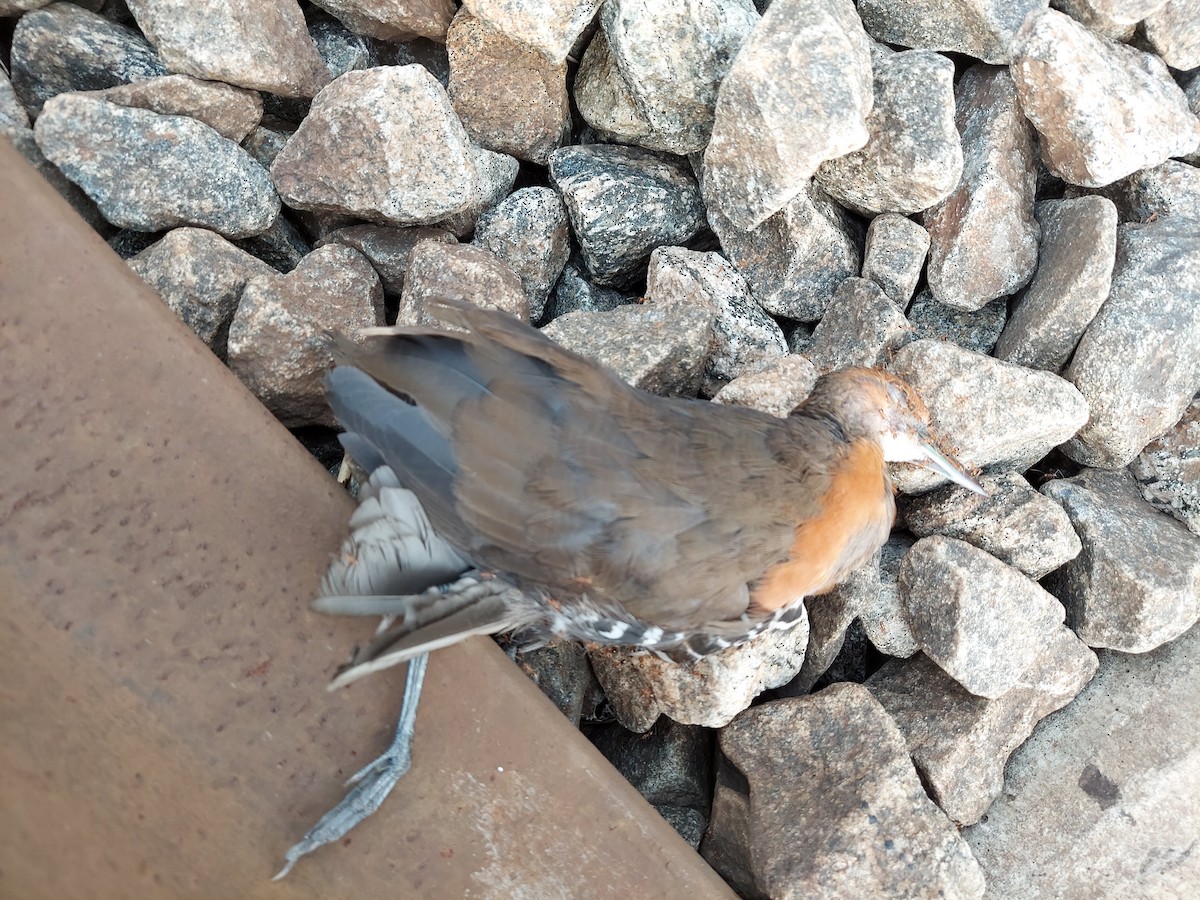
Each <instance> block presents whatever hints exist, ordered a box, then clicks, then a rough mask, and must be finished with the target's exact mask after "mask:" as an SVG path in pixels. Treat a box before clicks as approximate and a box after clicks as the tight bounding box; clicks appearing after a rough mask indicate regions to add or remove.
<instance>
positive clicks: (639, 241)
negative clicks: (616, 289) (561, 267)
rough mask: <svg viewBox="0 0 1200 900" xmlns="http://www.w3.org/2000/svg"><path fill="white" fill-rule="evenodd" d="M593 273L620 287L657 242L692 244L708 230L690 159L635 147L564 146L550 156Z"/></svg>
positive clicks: (659, 244)
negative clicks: (705, 228)
mask: <svg viewBox="0 0 1200 900" xmlns="http://www.w3.org/2000/svg"><path fill="white" fill-rule="evenodd" d="M550 178H551V180H552V181H553V182H554V184H555V186H556V187H557V188H558V190H559V191H560V192H561V193H562V196H563V200H564V201H565V202H566V204H567V213H568V215H570V217H571V225H572V227H573V229H574V232H575V238H576V240H578V241H579V248H580V251H581V252H582V254H583V258H584V260H585V261H586V263H587V267H588V270H589V271H590V272H591V273H592V274H593V275H594V276H595V278H596V281H597V282H598V283H600V284H611V285H620V284H622V283H624V282H627V281H628V280H630V279H631V277H632V276H633V274H634V273H635V272H636V271H637V269H638V268H639V267H641V266H642V265H644V264H645V261H646V259H647V258H648V257H649V256H650V251H652V250H653V249H654V248H655V247H662V246H668V247H670V246H677V245H680V244H683V243H685V242H687V241H688V240H689V239H690V238H692V237H693V236H695V235H696V233H697V232H699V231H700V229H701V228H703V227H704V204H703V202H702V201H701V199H700V190H699V188H698V186H697V184H696V179H695V178H694V176H693V175H692V173H691V170H690V169H689V168H688V166H687V165H686V163H684V162H682V161H679V160H677V159H676V158H673V157H670V156H665V155H663V154H658V153H651V152H650V151H649V150H641V149H638V148H636V147H610V146H605V145H593V146H590V147H563V148H562V149H561V150H556V151H555V152H554V153H553V154H552V155H551V157H550Z"/></svg>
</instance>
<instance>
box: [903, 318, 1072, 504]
mask: <svg viewBox="0 0 1200 900" xmlns="http://www.w3.org/2000/svg"><path fill="white" fill-rule="evenodd" d="M890 368H891V370H892V371H893V372H895V373H896V374H897V375H899V376H900V377H901V378H903V379H905V380H906V381H908V383H909V384H911V385H912V386H913V387H914V388H915V389H916V390H917V393H919V394H920V395H921V396H922V397H923V398H924V399H925V402H926V403H927V404H928V405H929V412H930V416H931V418H932V422H933V430H934V432H935V433H937V434H940V435H942V437H943V438H945V439H947V440H948V441H950V442H951V443H952V444H953V445H955V446H953V447H948V448H947V449H950V450H951V451H954V450H957V456H958V458H959V460H960V461H962V462H963V463H965V464H966V465H968V466H977V467H987V468H988V469H989V470H990V471H1018V472H1020V471H1024V470H1025V469H1027V468H1028V467H1029V466H1030V465H1031V464H1033V463H1034V462H1036V461H1037V460H1039V459H1041V458H1042V457H1043V456H1045V455H1046V454H1047V453H1049V452H1050V451H1051V450H1052V449H1053V448H1055V447H1057V446H1058V445H1059V444H1061V443H1063V441H1065V440H1067V439H1068V438H1070V437H1071V436H1072V435H1073V434H1075V432H1076V431H1078V430H1079V429H1080V428H1081V427H1082V426H1083V424H1084V423H1085V422H1086V421H1087V417H1088V407H1087V402H1086V401H1085V400H1084V399H1083V396H1082V395H1081V394H1080V393H1079V391H1078V390H1076V389H1075V388H1074V386H1072V385H1071V384H1070V383H1069V382H1067V381H1064V380H1063V379H1062V378H1059V377H1058V376H1057V375H1052V374H1050V373H1049V372H1038V371H1034V370H1032V369H1026V368H1024V367H1022V366H1014V365H1013V364H1011V363H1006V362H1001V361H1000V360H998V359H992V358H991V357H989V356H981V355H979V354H978V353H972V352H970V351H969V350H963V349H962V348H961V347H956V346H955V345H954V344H948V343H944V342H942V341H930V340H921V341H914V342H913V343H911V344H907V345H905V346H904V347H902V348H901V349H900V352H899V353H897V354H896V358H895V360H893V361H892V364H891V366H890ZM894 478H895V481H896V484H897V486H898V487H899V488H900V490H902V491H905V492H908V493H919V492H921V491H923V490H929V489H930V488H933V487H936V486H937V485H939V484H943V483H945V479H944V478H942V477H941V476H938V475H934V474H933V473H932V472H930V471H928V470H926V469H915V468H914V467H912V466H910V465H907V464H899V465H898V466H897V467H896V470H895V472H894Z"/></svg>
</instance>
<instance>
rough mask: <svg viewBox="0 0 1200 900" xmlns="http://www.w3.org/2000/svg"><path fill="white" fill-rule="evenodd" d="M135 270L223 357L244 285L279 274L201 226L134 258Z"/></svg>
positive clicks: (179, 231) (172, 233) (178, 232)
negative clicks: (252, 279) (230, 324)
mask: <svg viewBox="0 0 1200 900" xmlns="http://www.w3.org/2000/svg"><path fill="white" fill-rule="evenodd" d="M129 268H131V269H133V271H135V272H137V274H138V275H139V276H140V277H141V279H142V280H143V281H145V282H146V283H147V284H148V285H150V287H152V288H153V289H154V291H155V292H156V293H157V294H158V295H159V296H160V297H162V299H163V302H164V303H166V304H167V306H169V307H171V309H172V311H173V312H174V313H175V314H176V315H177V316H179V318H180V319H182V320H183V323H184V324H185V325H187V327H188V328H190V329H192V331H194V332H195V333H196V336H197V337H198V338H200V340H202V341H204V343H206V344H208V346H209V347H210V348H212V351H213V352H214V353H216V354H217V356H219V357H220V358H221V359H224V358H225V344H226V341H227V340H228V337H229V323H230V322H231V321H233V314H234V312H236V310H237V307H238V301H239V300H240V299H241V297H242V289H243V288H244V287H245V286H246V282H247V281H249V280H250V279H251V278H255V277H269V276H273V275H274V274H275V272H274V270H273V269H272V268H271V267H270V266H268V265H267V264H266V263H264V262H262V261H261V260H259V259H256V258H255V257H253V256H251V255H250V254H249V253H247V252H246V251H245V250H240V249H238V248H237V247H235V246H234V245H233V244H231V243H229V241H227V240H225V238H223V237H221V236H220V235H219V234H214V233H213V232H211V231H205V230H204V229H202V228H176V229H174V230H173V231H170V232H168V233H167V235H166V236H165V237H163V238H162V239H161V240H160V241H158V242H157V243H155V244H152V245H151V246H149V247H147V248H146V249H145V250H143V251H142V252H141V253H139V254H138V255H137V256H135V257H133V259H131V260H129Z"/></svg>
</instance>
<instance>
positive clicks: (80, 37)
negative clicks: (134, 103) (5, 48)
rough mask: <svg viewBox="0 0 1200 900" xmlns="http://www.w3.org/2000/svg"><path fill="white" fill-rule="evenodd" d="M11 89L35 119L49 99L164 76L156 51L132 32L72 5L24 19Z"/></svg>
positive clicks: (17, 32)
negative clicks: (66, 93)
mask: <svg viewBox="0 0 1200 900" xmlns="http://www.w3.org/2000/svg"><path fill="white" fill-rule="evenodd" d="M11 64H12V84H13V88H14V89H15V90H16V92H17V96H18V97H19V98H20V99H21V103H22V105H24V106H25V108H26V109H27V110H29V112H30V113H31V114H33V115H34V116H37V115H38V114H39V113H40V112H41V111H42V104H44V103H45V102H46V101H47V100H49V99H50V98H51V97H54V96H56V95H58V94H61V93H65V92H67V91H96V90H100V89H102V88H107V87H112V86H113V85H118V84H126V83H128V82H131V81H140V80H142V79H144V78H154V77H155V76H158V75H166V74H167V69H166V66H164V65H163V61H162V60H161V59H159V56H158V54H157V53H155V52H154V48H153V47H151V46H150V44H149V43H147V41H146V40H145V38H143V37H142V36H141V35H140V34H138V33H137V32H136V31H134V30H133V29H132V28H126V27H125V26H124V25H118V24H117V23H116V22H112V21H109V20H108V19H106V18H104V17H103V16H98V15H96V14H95V13H93V12H89V11H88V10H86V9H81V8H80V7H79V6H77V5H75V4H72V3H55V4H53V5H51V6H50V7H49V8H48V9H39V10H37V11H36V12H30V13H26V14H25V15H23V16H21V18H20V19H19V20H18V21H17V25H16V28H14V29H13V33H12V56H11Z"/></svg>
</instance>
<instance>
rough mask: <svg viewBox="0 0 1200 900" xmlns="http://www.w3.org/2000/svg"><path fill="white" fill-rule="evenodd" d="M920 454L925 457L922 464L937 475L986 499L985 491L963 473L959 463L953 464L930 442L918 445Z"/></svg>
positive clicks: (953, 462)
mask: <svg viewBox="0 0 1200 900" xmlns="http://www.w3.org/2000/svg"><path fill="white" fill-rule="evenodd" d="M920 447H921V453H922V455H923V456H924V457H925V459H924V460H923V462H924V463H925V465H927V466H928V467H929V468H931V469H933V471H935V472H937V473H938V474H939V475H944V476H946V477H947V478H949V479H950V480H951V481H953V482H954V483H955V484H958V485H961V486H962V487H965V488H966V489H967V490H969V491H974V492H975V493H976V494H979V495H980V496H983V497H986V496H987V495H988V494H987V491H985V490H984V489H983V486H982V485H980V484H979V482H978V481H976V480H975V479H974V478H972V477H971V476H970V475H968V474H967V473H966V472H964V471H963V468H962V466H961V465H959V463H957V462H955V461H954V460H953V459H951V458H950V457H949V456H947V455H946V454H945V453H943V452H942V451H941V450H939V449H938V447H937V445H936V444H934V443H933V442H932V441H929V440H923V441H921V444H920Z"/></svg>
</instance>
